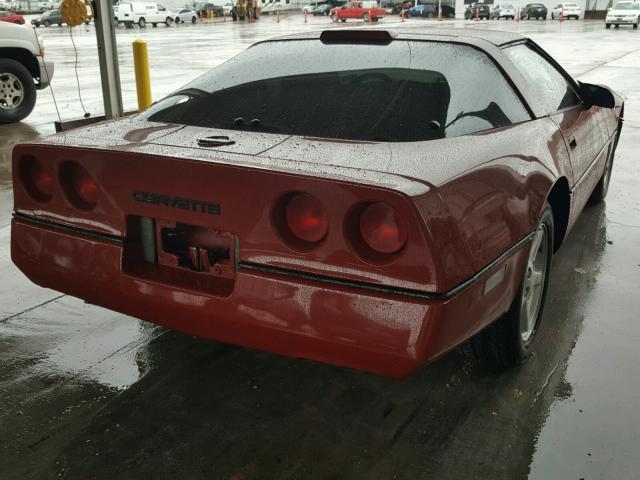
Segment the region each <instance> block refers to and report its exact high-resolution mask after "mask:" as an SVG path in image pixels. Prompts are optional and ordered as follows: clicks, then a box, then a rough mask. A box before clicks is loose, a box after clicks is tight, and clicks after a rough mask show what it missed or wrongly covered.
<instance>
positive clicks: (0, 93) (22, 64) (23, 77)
mask: <svg viewBox="0 0 640 480" xmlns="http://www.w3.org/2000/svg"><path fill="white" fill-rule="evenodd" d="M53 70H54V64H53V62H52V61H51V60H45V59H44V43H43V41H42V39H41V38H39V37H38V35H37V33H36V31H35V30H34V29H33V28H26V27H23V26H20V25H16V24H15V23H9V22H0V123H14V122H19V121H20V120H22V119H24V118H26V117H27V116H28V115H29V114H30V113H31V111H32V110H33V107H34V106H35V104H36V98H37V90H42V89H44V88H47V87H48V86H49V83H50V82H51V79H52V78H53Z"/></svg>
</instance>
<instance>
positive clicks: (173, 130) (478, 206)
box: [11, 25, 624, 376]
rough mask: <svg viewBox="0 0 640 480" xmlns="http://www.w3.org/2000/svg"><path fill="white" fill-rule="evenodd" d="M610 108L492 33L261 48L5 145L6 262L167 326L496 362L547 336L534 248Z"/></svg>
mask: <svg viewBox="0 0 640 480" xmlns="http://www.w3.org/2000/svg"><path fill="white" fill-rule="evenodd" d="M11 26H12V27H14V28H22V27H17V26H15V25H11ZM295 58H302V59H304V61H300V62H294V61H292V59H295ZM399 59H400V60H403V59H404V63H403V65H404V66H403V67H402V68H398V65H399V63H398V62H399ZM409 59H410V61H409ZM401 63H402V62H401ZM256 65H259V66H260V68H256ZM474 85H482V88H470V86H474ZM319 91H320V92H322V93H323V95H322V101H321V102H313V104H312V106H311V107H310V105H309V103H308V102H301V101H300V99H304V98H309V99H313V98H316V97H317V92H319ZM265 92H268V93H269V94H268V95H265ZM310 108H312V109H313V114H312V115H311V114H310V110H309V109H310ZM623 112H624V104H623V99H622V97H620V96H619V95H617V94H615V93H614V92H612V91H611V90H609V89H608V88H606V87H603V86H596V85H590V84H586V83H580V82H576V81H575V80H574V79H572V78H571V77H570V76H569V74H568V73H567V72H566V71H565V70H564V69H562V67H560V65H558V63H557V62H555V61H554V60H553V59H552V58H551V57H550V56H549V55H548V54H547V53H546V52H544V51H543V50H542V49H541V48H540V47H539V46H538V45H537V44H535V43H534V42H533V41H531V40H529V39H527V38H524V37H522V36H520V35H517V34H514V33H510V32H497V31H487V30H482V29H478V30H475V31H473V30H468V29H449V30H447V29H437V30H433V31H431V32H429V36H428V37H427V36H425V35H421V34H420V33H412V32H407V31H404V30H399V31H386V30H372V29H361V30H354V29H351V30H339V29H330V30H327V31H325V32H322V33H305V34H304V36H299V37H296V38H293V37H285V38H284V39H275V40H267V41H261V42H259V43H258V44H256V45H253V46H252V47H251V48H249V49H247V50H246V51H245V52H243V53H241V54H240V55H239V56H237V57H236V58H234V59H233V60H232V61H229V62H225V63H222V64H221V65H219V66H218V67H216V68H214V69H213V70H211V71H210V72H208V73H206V74H204V75H202V76H200V77H199V78H197V79H196V80H194V81H193V82H191V83H190V84H189V85H187V86H185V87H184V88H182V89H179V90H177V91H176V92H175V93H172V94H171V95H169V96H168V97H165V98H164V99H161V100H159V101H158V102H156V103H154V105H152V106H151V107H150V108H149V109H147V110H145V111H144V112H142V113H141V114H138V115H136V116H134V117H128V118H124V119H120V120H115V121H110V122H102V123H100V124H96V125H92V126H90V127H85V128H79V129H75V130H70V131H68V132H64V133H61V134H58V135H55V136H51V137H48V138H39V139H37V140H34V141H32V142H29V143H23V144H20V145H17V146H16V147H14V149H13V152H12V156H13V158H12V162H13V163H12V172H13V200H14V203H13V205H14V215H13V219H12V224H11V258H12V260H13V262H14V263H15V264H16V265H17V266H18V268H19V269H20V270H21V271H22V272H23V273H24V274H25V275H26V276H27V277H28V278H30V279H31V280H32V281H34V282H35V283H36V284H38V285H41V286H43V287H45V288H51V289H54V290H58V291H60V292H62V293H64V294H68V295H72V296H75V297H79V298H81V299H84V300H85V301H87V302H88V303H91V304H95V305H100V306H103V307H106V308H110V309H113V310H116V311H119V312H122V313H124V314H127V315H132V316H135V317H139V318H141V319H143V320H145V321H149V322H153V323H157V324H160V325H163V326H165V327H169V328H173V329H176V330H181V331H183V332H185V333H186V334H187V335H189V336H197V337H202V338H206V339H211V340H216V341H222V342H227V343H232V344H237V345H241V346H245V347H251V348H257V349H262V350H267V351H271V352H274V353H278V354H284V355H290V356H293V357H303V358H307V359H312V360H318V361H322V362H327V363H332V364H336V365H342V366H346V367H350V368H357V369H363V370H367V371H371V372H375V373H378V374H383V375H390V376H403V375H407V374H408V373H410V372H411V371H413V370H414V369H416V368H417V367H418V366H420V365H422V364H423V363H424V362H426V361H430V360H433V359H435V358H438V357H441V356H442V355H443V354H444V353H446V352H447V351H450V350H451V349H453V348H455V347H456V346H458V345H462V344H465V343H467V342H470V344H468V345H469V348H468V350H469V351H470V352H471V353H473V354H474V355H477V356H478V357H479V358H480V359H481V360H482V362H484V363H486V364H487V365H488V366H490V367H492V368H494V369H504V368H507V367H510V366H515V365H518V364H520V363H521V362H523V361H524V360H525V359H526V358H527V357H528V356H529V355H531V353H532V352H533V350H534V349H535V345H536V338H537V335H538V332H540V331H541V330H542V329H544V328H549V329H553V328H555V326H554V325H553V323H552V324H551V325H549V326H548V327H545V325H544V324H542V323H541V319H542V314H543V309H544V304H545V299H546V298H547V294H550V295H553V294H554V292H553V291H552V290H550V289H549V288H548V287H549V278H550V276H551V265H552V256H553V253H554V252H555V251H556V250H557V249H558V248H560V246H561V245H562V242H563V240H564V239H565V238H566V236H567V234H568V232H570V230H571V228H572V226H573V225H574V224H575V222H576V220H577V218H578V216H579V214H580V212H581V211H582V209H583V208H584V207H585V205H586V203H587V201H588V200H589V199H590V200H591V202H593V203H597V202H601V201H602V200H603V199H604V197H605V196H606V194H607V190H608V185H609V180H610V178H611V171H612V166H613V165H614V155H615V150H616V145H617V142H618V139H619V137H620V131H621V126H622V117H623ZM425 152H428V155H425ZM123 172H126V175H124V174H123Z"/></svg>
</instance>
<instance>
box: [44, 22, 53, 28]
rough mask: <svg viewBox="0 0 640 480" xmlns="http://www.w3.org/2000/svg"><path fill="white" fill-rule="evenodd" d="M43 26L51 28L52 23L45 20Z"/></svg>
mask: <svg viewBox="0 0 640 480" xmlns="http://www.w3.org/2000/svg"><path fill="white" fill-rule="evenodd" d="M42 25H44V26H45V27H47V28H49V27H50V26H51V22H50V21H49V20H45V21H44V22H42Z"/></svg>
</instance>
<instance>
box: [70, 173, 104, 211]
mask: <svg viewBox="0 0 640 480" xmlns="http://www.w3.org/2000/svg"><path fill="white" fill-rule="evenodd" d="M73 188H74V189H75V191H76V193H77V194H78V196H79V197H80V198H81V199H82V200H83V201H84V202H86V203H92V204H95V203H98V184H97V183H96V181H95V180H94V179H93V178H91V176H90V175H89V173H87V171H86V170H84V169H83V168H79V169H77V170H76V172H75V175H74V176H73Z"/></svg>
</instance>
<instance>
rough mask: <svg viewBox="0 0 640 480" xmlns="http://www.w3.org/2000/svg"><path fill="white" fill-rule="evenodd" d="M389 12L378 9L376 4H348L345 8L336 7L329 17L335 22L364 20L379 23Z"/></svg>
mask: <svg viewBox="0 0 640 480" xmlns="http://www.w3.org/2000/svg"><path fill="white" fill-rule="evenodd" d="M386 14H387V12H386V11H385V10H384V9H383V8H378V7H377V3H376V2H348V3H346V4H345V5H343V6H340V7H334V8H332V9H331V10H330V11H329V16H330V17H331V20H333V21H334V22H337V21H341V22H346V21H347V20H348V19H362V20H364V21H365V22H368V21H370V20H371V21H372V22H377V21H378V20H379V19H380V18H382V17H384V16H385V15H386Z"/></svg>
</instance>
